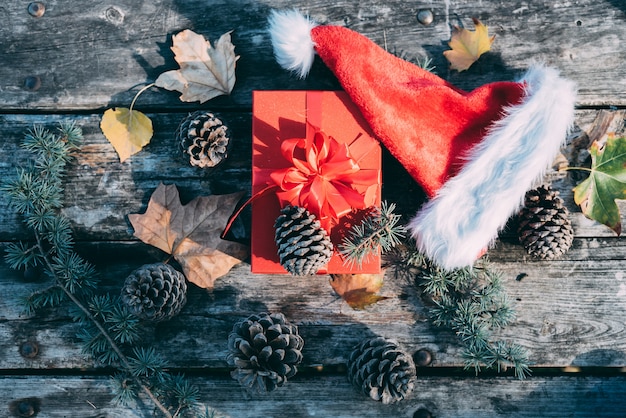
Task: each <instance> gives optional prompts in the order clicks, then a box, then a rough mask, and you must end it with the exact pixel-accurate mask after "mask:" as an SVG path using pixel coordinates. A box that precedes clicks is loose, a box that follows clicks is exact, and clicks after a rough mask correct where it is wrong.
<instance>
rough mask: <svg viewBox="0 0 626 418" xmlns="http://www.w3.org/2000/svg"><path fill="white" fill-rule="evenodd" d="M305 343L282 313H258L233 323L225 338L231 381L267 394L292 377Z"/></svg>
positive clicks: (300, 359)
mask: <svg viewBox="0 0 626 418" xmlns="http://www.w3.org/2000/svg"><path fill="white" fill-rule="evenodd" d="M303 346H304V340H303V339H302V337H300V336H299V335H298V327H297V326H295V325H292V324H290V323H289V322H288V321H287V320H286V319H285V316H284V315H283V314H280V313H277V314H268V313H260V314H258V315H251V316H249V317H248V318H247V319H245V320H243V321H240V322H238V323H236V324H235V325H234V326H233V330H232V332H231V333H230V335H229V336H228V350H229V352H230V354H229V356H228V358H229V362H230V363H231V364H234V365H235V366H236V367H237V368H236V369H235V370H233V371H232V372H231V376H232V377H233V379H236V380H237V381H239V383H240V384H241V385H243V386H245V387H248V388H250V389H252V390H255V391H258V392H270V391H273V390H274V389H276V388H277V387H279V386H282V385H284V384H285V382H286V381H287V379H288V378H290V377H293V376H294V375H295V374H296V372H297V371H298V370H297V367H296V366H297V365H298V364H300V362H301V361H302V353H301V351H302V347H303Z"/></svg>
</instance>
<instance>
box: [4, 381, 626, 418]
mask: <svg viewBox="0 0 626 418" xmlns="http://www.w3.org/2000/svg"><path fill="white" fill-rule="evenodd" d="M191 380H192V382H193V383H194V384H195V385H196V386H197V387H198V388H199V389H200V395H199V399H200V402H201V404H202V405H203V406H204V407H205V408H207V409H208V411H209V412H211V411H213V412H214V414H215V415H212V416H215V417H216V418H218V417H219V418H223V417H237V418H246V417H250V418H256V417H258V416H263V417H267V418H282V417H284V416H285V414H289V416H292V417H309V416H320V417H337V418H348V417H361V418H368V417H382V416H384V417H392V416H393V417H399V418H400V417H406V418H412V417H422V416H436V417H464V418H474V417H485V416H489V417H510V416H515V417H520V418H524V417H529V418H531V417H532V418H535V417H565V416H576V417H589V418H596V417H603V418H612V417H615V418H617V417H623V416H624V411H625V410H626V377H624V376H615V377H606V378H599V377H593V376H584V377H577V376H576V375H573V376H559V377H539V378H531V379H528V380H525V381H521V382H520V381H517V380H514V379H505V378H490V379H473V378H446V377H420V378H418V379H417V381H416V384H415V388H414V390H413V391H412V392H411V394H410V395H409V396H408V397H407V399H405V400H404V401H401V402H399V403H396V404H391V405H383V404H381V403H380V402H375V401H373V400H370V399H368V398H367V397H366V396H365V395H361V394H360V393H358V392H357V391H356V390H355V389H354V388H353V387H352V386H351V385H350V384H349V383H348V382H347V379H346V377H345V376H342V375H306V376H303V375H301V374H298V375H296V376H295V377H294V378H293V379H292V380H290V381H289V382H287V384H286V385H285V386H283V387H281V388H279V389H278V390H276V391H274V392H272V393H270V394H250V393H247V392H246V391H244V390H243V389H242V388H241V387H240V386H239V385H238V383H237V382H236V381H234V380H232V379H230V378H229V377H228V376H206V377H202V378H193V379H191ZM0 385H1V386H2V387H3V391H2V392H0V405H1V406H0V411H2V413H3V415H4V416H16V415H12V414H10V408H11V407H13V408H14V407H15V405H16V404H19V401H20V400H22V401H23V400H25V399H30V401H31V403H33V404H35V405H36V406H37V409H38V410H39V412H38V414H37V417H39V418H51V417H66V416H72V417H85V418H103V417H108V418H117V417H120V418H121V417H125V418H126V417H128V418H134V417H137V418H139V417H145V416H148V415H149V414H150V411H151V404H150V403H149V401H145V402H144V403H143V405H138V406H133V407H128V408H124V407H120V406H115V405H113V404H112V403H111V402H110V401H111V398H112V396H111V394H110V389H109V387H108V383H107V378H106V377H91V376H85V377H71V376H68V377H38V376H28V377H17V376H10V377H2V378H0ZM418 411H419V412H418ZM426 413H429V414H430V415H425V414H426ZM421 414H422V415H421Z"/></svg>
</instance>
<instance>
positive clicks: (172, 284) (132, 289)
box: [121, 263, 187, 322]
mask: <svg viewBox="0 0 626 418" xmlns="http://www.w3.org/2000/svg"><path fill="white" fill-rule="evenodd" d="M121 299H122V303H124V304H126V305H127V306H128V308H129V309H130V311H131V312H132V313H134V314H135V315H136V316H137V317H139V318H141V319H144V320H148V321H154V322H157V321H162V320H165V319H170V318H172V317H173V316H175V315H177V314H178V313H179V312H180V310H181V309H182V308H183V306H185V303H186V302H187V282H186V281H185V276H184V275H183V274H182V273H181V272H179V271H178V270H176V269H175V268H173V267H172V266H170V265H168V264H163V263H154V264H145V265H143V266H141V267H139V268H138V269H137V270H135V271H133V272H132V273H131V274H130V275H129V276H128V277H127V278H126V281H125V283H124V286H123V287H122V296H121Z"/></svg>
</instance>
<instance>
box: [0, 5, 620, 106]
mask: <svg viewBox="0 0 626 418" xmlns="http://www.w3.org/2000/svg"><path fill="white" fill-rule="evenodd" d="M293 7H295V8H298V9H300V10H302V11H303V12H305V13H309V14H310V15H311V16H312V17H313V18H314V19H316V20H317V21H319V22H321V23H325V24H335V25H345V26H348V27H350V28H352V29H354V30H356V31H358V32H361V33H363V34H364V35H366V36H368V37H369V38H371V39H372V40H373V41H375V42H376V43H378V44H379V45H381V46H386V47H387V49H388V50H390V51H395V52H396V53H401V54H403V56H405V57H407V58H408V59H415V58H425V57H429V58H431V59H432V60H433V64H434V65H436V72H437V74H439V75H440V76H442V77H444V78H446V79H448V80H449V81H451V82H452V83H454V84H458V85H459V86H460V87H461V88H465V89H471V88H474V87H476V86H479V85H481V84H484V83H486V82H491V81H496V80H510V79H512V78H514V77H515V76H516V75H517V74H519V73H520V72H521V71H524V69H526V68H527V67H528V66H529V65H530V64H531V63H532V62H545V63H547V64H549V65H552V66H555V67H557V68H560V69H561V70H562V71H563V73H564V74H565V75H566V76H567V77H570V78H572V79H573V80H575V81H576V82H577V83H578V85H579V103H580V104H582V105H609V104H613V105H617V104H625V103H626V102H625V100H626V99H624V97H625V96H624V94H623V93H624V92H625V91H626V81H624V80H626V70H625V69H624V66H623V65H621V63H622V62H623V61H624V60H625V59H626V51H625V50H624V48H622V47H621V42H620V40H623V39H625V38H626V25H624V22H625V20H626V7H624V4H623V2H621V1H617V0H601V1H598V0H580V1H577V2H556V3H555V2H553V1H549V0H541V1H533V2H523V3H515V4H514V3H511V2H491V1H485V2H475V1H470V0H453V1H449V2H444V1H440V2H405V1H400V0H391V1H386V2H381V1H379V0H367V1H360V2H353V1H332V2H330V1H327V0H315V1H309V0H307V1H305V0H297V1H286V0H280V1H279V0H271V1H270V0H213V1H211V2H206V1H201V0H186V1H180V0H159V1H153V2H148V3H145V2H144V3H137V2H135V1H132V0H117V1H114V2H112V1H105V2H102V1H96V0H89V1H83V2H80V3H76V2H72V1H70V0H58V1H55V2H53V3H50V4H48V7H47V9H46V12H45V14H44V15H43V16H42V17H40V18H33V17H31V16H30V15H29V14H28V13H27V10H26V7H25V6H24V4H23V3H22V2H20V1H18V0H9V1H5V2H4V4H3V6H2V9H0V17H1V18H2V21H3V25H1V26H0V34H2V37H0V54H2V60H3V63H5V65H2V66H0V91H1V92H2V96H3V97H2V98H3V100H2V103H1V104H0V109H5V110H19V109H25V110H26V109H27V110H36V109H39V110H50V111H59V110H76V109H103V108H105V107H111V106H128V104H129V103H130V101H131V99H132V97H133V95H134V94H135V93H136V91H137V89H136V87H137V86H138V85H140V84H143V83H149V82H152V81H154V80H155V79H156V77H157V76H158V75H159V74H160V73H162V72H163V71H165V70H169V69H174V68H177V66H176V63H175V62H174V60H173V55H172V53H171V51H170V50H169V47H170V46H171V45H170V44H171V35H172V34H174V33H176V32H178V31H181V30H183V29H193V30H194V31H196V32H198V33H202V34H203V35H205V36H207V37H208V38H210V39H212V40H215V39H217V38H218V37H219V36H220V35H221V34H222V33H224V32H227V31H230V30H233V31H234V32H233V42H234V44H235V46H236V52H237V53H238V54H239V55H241V59H240V60H239V62H238V68H237V77H238V81H237V84H236V87H235V90H234V91H233V93H232V95H231V96H230V97H223V98H221V99H216V100H215V101H213V102H211V106H224V107H235V108H241V107H244V108H250V106H251V91H252V90H255V89H332V88H336V87H337V82H336V80H335V79H334V77H333V76H332V75H331V74H330V73H329V71H328V70H327V69H326V68H324V66H323V65H322V64H321V63H319V62H318V63H317V64H316V65H315V66H314V68H313V71H312V73H311V75H310V76H309V77H308V79H307V80H296V79H295V78H294V77H292V76H290V75H289V74H287V73H286V72H285V71H283V70H281V69H280V68H279V67H278V66H277V65H276V63H275V62H274V60H273V57H272V53H271V46H270V44H269V38H268V36H267V33H266V31H265V28H266V25H267V23H266V19H267V15H268V12H269V10H270V9H273V8H276V9H282V8H293ZM421 9H430V10H432V12H433V14H434V21H433V23H432V24H431V25H428V26H423V25H421V24H420V23H419V22H418V21H417V19H416V16H417V13H418V11H419V10H421ZM472 17H477V18H479V19H481V20H482V21H483V22H484V23H486V24H487V25H488V26H490V28H491V31H492V33H493V34H495V35H496V42H495V44H494V47H493V50H492V52H491V53H490V54H488V55H487V56H485V57H484V59H482V60H481V61H480V62H479V64H477V65H475V66H474V67H472V69H471V70H470V71H468V72H465V73H462V74H459V73H457V72H450V71H448V65H447V62H446V61H445V59H444V57H443V55H442V52H443V51H444V50H446V49H448V47H447V41H448V40H449V39H450V31H451V26H452V25H464V26H468V27H471V18H472ZM598 66H599V67H601V71H599V68H598ZM27 77H39V79H40V80H41V87H40V88H39V89H37V90H36V91H31V90H29V89H28V88H26V87H25V84H24V82H25V79H26V78H27ZM138 106H139V108H141V107H142V106H143V107H148V108H155V107H158V108H163V107H167V108H169V109H172V108H185V109H190V108H195V107H197V104H196V105H193V104H189V105H185V104H182V103H180V101H179V100H178V94H176V93H171V92H166V91H158V89H154V90H153V91H151V92H149V93H146V94H144V95H143V96H142V98H141V99H140V101H139V103H138Z"/></svg>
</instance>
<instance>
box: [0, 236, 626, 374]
mask: <svg viewBox="0 0 626 418" xmlns="http://www.w3.org/2000/svg"><path fill="white" fill-rule="evenodd" d="M577 247H578V245H577ZM80 251H81V253H84V254H85V256H87V257H90V258H91V259H92V260H94V261H95V262H96V267H97V268H98V271H99V272H100V274H101V276H102V279H103V284H102V286H101V290H102V291H104V290H108V291H111V292H112V293H117V292H119V289H120V288H121V285H122V283H123V280H124V279H125V277H126V276H127V275H128V274H129V273H130V272H131V271H132V270H134V269H135V268H137V267H139V266H140V265H141V264H143V263H147V262H154V261H156V260H158V259H159V258H158V257H159V253H158V251H157V252H155V251H152V250H150V249H148V248H147V246H146V245H144V244H137V243H123V242H115V243H110V244H107V243H97V244H91V245H87V244H84V245H83V246H82V247H81V248H80ZM498 254H504V255H502V256H501V257H500V259H498ZM568 254H571V256H570V258H571V259H568V260H562V261H553V262H536V261H529V260H525V259H524V256H523V250H522V249H520V248H519V246H513V245H512V244H502V247H501V248H499V251H498V252H496V253H495V254H494V255H493V256H491V258H492V260H493V265H494V267H495V268H497V269H499V270H501V271H502V272H503V274H504V279H505V286H506V289H507V294H508V295H509V297H510V298H511V301H512V303H513V306H514V307H515V309H516V311H517V318H516V320H515V321H514V323H513V324H512V325H510V326H509V327H507V328H506V329H505V330H503V331H500V332H498V333H496V334H495V337H497V338H503V339H506V340H508V341H512V342H516V343H519V344H520V345H522V346H524V347H526V348H527V349H528V351H529V355H530V358H531V360H532V362H533V365H534V367H537V368H542V367H567V366H572V365H573V366H580V367H626V355H625V353H626V274H624V264H623V261H622V260H621V259H620V260H610V259H607V258H605V254H603V253H601V252H600V253H597V254H596V253H594V252H587V250H586V249H579V248H574V249H573V250H571V251H570V253H568ZM582 254H587V255H582ZM160 257H161V259H163V258H164V256H163V254H161V255H160ZM0 269H1V270H0V292H1V293H2V294H3V295H5V296H4V297H3V298H2V299H0V336H1V337H2V338H0V353H1V354H2V355H1V356H0V369H13V370H19V369H64V368H92V367H95V364H94V363H93V361H92V360H91V359H89V358H86V357H85V356H83V355H82V354H81V353H80V346H79V342H78V341H77V339H76V337H75V335H76V333H77V331H78V328H77V327H76V326H75V325H73V324H72V322H71V319H70V317H69V313H68V311H67V310H66V309H61V310H59V311H56V310H55V311H44V312H42V313H40V314H38V315H37V316H36V317H34V318H26V317H24V316H23V315H20V311H21V309H20V308H21V305H20V302H19V299H20V297H22V296H23V295H25V294H27V293H28V292H29V291H30V290H34V289H37V288H38V287H41V286H42V284H41V283H24V281H23V279H22V278H21V277H20V276H19V275H18V274H17V273H16V272H12V271H8V270H7V269H6V267H5V266H0ZM296 280H297V279H296ZM328 280H329V277H328V276H319V277H316V278H315V279H309V280H305V281H299V282H297V283H294V278H292V277H289V276H286V275H282V276H281V275H253V274H251V273H250V266H249V265H248V264H247V263H243V264H241V265H239V266H237V267H235V268H234V269H233V270H232V271H231V272H230V273H229V274H228V275H226V276H224V277H222V278H220V279H218V281H217V282H216V286H215V288H214V289H213V290H211V291H207V290H202V289H199V288H197V287H195V286H192V287H191V289H190V291H189V301H188V304H187V305H186V306H185V308H184V309H183V311H182V312H181V314H180V315H178V316H177V317H175V318H174V319H172V320H171V321H168V322H165V323H161V324H159V325H158V326H157V327H155V328H148V332H147V334H146V342H147V343H148V344H154V345H155V347H157V348H158V350H159V352H161V353H162V354H163V355H164V356H165V357H166V358H167V359H168V363H169V364H170V365H171V366H172V367H178V368H187V369H196V370H199V369H200V370H211V369H220V368H224V367H227V363H226V356H227V354H228V352H227V344H226V343H227V340H228V333H229V332H230V330H231V329H232V326H233V324H234V323H235V322H237V321H239V320H241V319H243V318H245V317H247V316H248V315H251V314H255V313H259V312H264V311H271V312H283V313H284V314H285V315H286V316H287V318H288V319H290V320H291V321H293V322H294V323H296V324H297V325H298V326H299V327H300V332H301V334H302V336H303V337H304V339H305V341H306V346H305V349H304V351H303V354H304V363H303V366H304V367H315V366H317V365H323V366H338V365H342V364H344V363H345V362H346V360H347V358H348V356H349V354H350V352H351V350H352V348H353V347H354V346H355V345H356V344H358V343H359V342H360V341H361V340H362V339H363V338H367V337H372V336H375V335H381V336H384V337H387V338H393V339H396V340H397V341H398V342H400V343H401V344H402V345H403V346H405V348H406V349H407V350H408V351H409V352H411V353H413V352H415V351H417V350H419V349H422V348H426V349H428V350H429V351H431V352H432V353H433V356H434V362H433V364H432V366H433V367H436V368H445V367H459V366H462V359H461V351H462V346H461V344H460V343H459V341H458V340H457V338H456V337H455V336H454V334H453V333H452V332H450V331H448V330H446V329H441V328H437V327H435V326H433V325H432V324H431V322H430V320H429V317H428V309H429V308H430V306H431V305H430V304H429V302H428V301H427V300H425V299H424V298H423V297H422V295H421V293H420V291H419V289H418V288H416V287H415V285H414V282H413V281H412V280H411V279H407V278H395V277H394V275H393V274H392V272H391V271H390V272H389V274H388V275H387V277H386V281H385V285H384V286H383V288H382V290H381V292H380V293H381V294H382V295H384V296H388V297H389V299H387V300H384V301H381V302H379V303H377V304H375V305H373V306H371V307H369V308H367V309H366V310H363V311H357V310H353V309H351V308H350V307H349V306H348V305H346V304H345V303H344V302H342V301H341V299H339V298H338V297H337V296H336V295H335V294H334V292H333V291H332V289H331V287H330V285H329V283H328ZM27 341H37V342H38V343H39V344H40V345H41V352H40V354H39V355H38V356H37V357H36V358H33V359H28V358H23V357H22V356H20V353H19V347H20V346H21V344H23V343H24V342H27Z"/></svg>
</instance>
